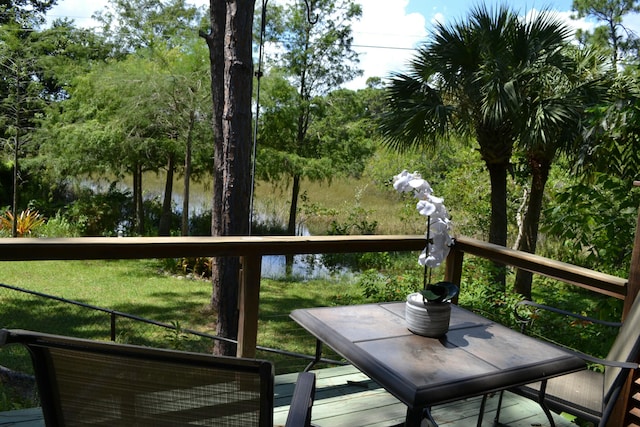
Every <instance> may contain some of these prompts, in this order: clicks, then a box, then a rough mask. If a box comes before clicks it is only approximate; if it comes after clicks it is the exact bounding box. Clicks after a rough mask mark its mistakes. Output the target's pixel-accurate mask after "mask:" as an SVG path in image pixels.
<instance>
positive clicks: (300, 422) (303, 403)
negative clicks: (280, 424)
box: [285, 372, 316, 427]
mask: <svg viewBox="0 0 640 427" xmlns="http://www.w3.org/2000/svg"><path fill="white" fill-rule="evenodd" d="M315 392H316V376H315V374H312V373H311V372H301V373H300V374H298V380H297V381H296V387H295V389H294V391H293V397H292V398H291V406H290V407H289V414H288V415H287V422H286V423H285V426H287V427H301V426H307V427H308V426H310V425H311V407H312V406H313V400H314V398H315Z"/></svg>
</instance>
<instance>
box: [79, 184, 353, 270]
mask: <svg viewBox="0 0 640 427" xmlns="http://www.w3.org/2000/svg"><path fill="white" fill-rule="evenodd" d="M149 178H151V177H149V176H146V175H145V177H144V178H143V182H144V186H145V190H144V197H145V199H161V197H162V194H163V192H164V182H162V180H161V179H158V178H157V177H154V178H155V179H149ZM81 185H82V186H86V187H89V188H91V189H93V190H94V191H107V190H108V189H109V185H110V182H109V181H108V180H84V181H82V183H81ZM210 187H211V186H207V185H203V184H198V183H194V184H192V186H191V190H190V196H189V217H192V216H194V215H202V214H203V213H206V212H208V211H210V210H211V203H212V196H211V188H210ZM117 188H118V189H120V190H130V189H131V187H130V185H128V183H126V182H125V183H121V184H118V185H117ZM182 190H183V183H182V182H179V181H177V182H175V183H174V191H173V195H172V202H173V210H174V211H176V212H177V213H181V212H182V203H183V195H182ZM254 221H258V222H263V223H266V224H272V223H274V222H275V223H278V222H282V223H283V226H284V220H283V219H280V218H274V217H273V213H269V212H260V211H258V212H256V213H255V214H254ZM296 234H297V235H299V236H309V235H310V233H309V229H308V228H307V227H306V226H305V225H304V224H301V225H299V226H298V230H297V233H296ZM261 274H262V277H265V278H269V279H281V278H284V277H286V257H285V256H284V255H269V256H265V257H263V258H262V270H261ZM291 274H292V276H293V277H294V278H296V279H297V280H301V279H304V280H310V279H321V278H327V277H330V276H331V275H332V274H348V271H346V270H344V271H337V272H336V271H331V270H329V269H328V268H327V267H326V266H325V265H324V264H323V262H322V255H296V256H294V258H293V267H292V272H291Z"/></svg>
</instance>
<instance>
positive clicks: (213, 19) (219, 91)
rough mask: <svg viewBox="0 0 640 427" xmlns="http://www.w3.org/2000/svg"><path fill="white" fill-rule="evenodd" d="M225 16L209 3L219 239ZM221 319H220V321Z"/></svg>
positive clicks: (216, 268) (220, 279)
mask: <svg viewBox="0 0 640 427" xmlns="http://www.w3.org/2000/svg"><path fill="white" fill-rule="evenodd" d="M226 16H227V3H226V1H225V0H210V2H209V20H210V24H211V30H210V32H209V34H206V35H204V37H205V40H206V41H207V46H208V48H209V62H210V65H211V99H212V103H213V200H212V206H211V235H212V236H222V235H223V230H222V221H221V218H222V181H223V173H222V166H223V164H224V157H223V153H224V150H223V146H224V136H223V133H222V116H223V112H224V32H225V20H226ZM224 267H225V259H224V258H220V257H214V258H213V259H212V260H211V286H212V292H211V307H212V308H213V309H214V310H216V309H217V307H219V306H220V304H221V301H220V291H219V290H220V288H221V287H222V283H225V280H224V271H225V270H224ZM220 321H221V320H219V322H220ZM214 352H216V353H219V354H232V349H229V348H220V346H216V347H215V348H214Z"/></svg>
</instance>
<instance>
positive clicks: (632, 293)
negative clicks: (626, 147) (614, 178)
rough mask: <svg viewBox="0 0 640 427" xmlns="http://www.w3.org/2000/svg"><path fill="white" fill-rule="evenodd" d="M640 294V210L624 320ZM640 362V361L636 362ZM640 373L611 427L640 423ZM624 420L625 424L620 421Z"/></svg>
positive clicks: (633, 377) (628, 387)
mask: <svg viewBox="0 0 640 427" xmlns="http://www.w3.org/2000/svg"><path fill="white" fill-rule="evenodd" d="M633 185H634V186H636V187H640V181H634V182H633ZM639 292H640V210H638V221H637V223H636V235H635V239H634V241H633V251H632V252H631V264H630V266H629V280H628V284H627V295H626V297H625V299H624V309H623V311H622V318H623V319H624V317H625V316H626V315H627V313H628V312H629V309H630V308H631V305H632V304H633V301H634V300H635V299H636V297H637V296H638V293H639ZM636 362H640V360H636ZM639 384H640V373H639V372H637V370H636V371H634V373H633V375H630V376H629V380H628V381H627V383H626V384H625V386H624V388H623V389H622V396H621V399H620V401H622V402H626V405H624V406H625V407H623V408H618V407H619V406H623V405H616V408H615V412H614V413H613V414H612V415H611V421H610V422H609V423H608V425H610V426H614V425H615V426H617V425H625V426H626V425H635V424H634V423H636V422H638V417H637V415H634V414H637V413H638V410H639V409H640V408H638V401H637V400H636V399H635V398H634V396H635V395H636V394H637V393H638V392H640V386H639ZM621 420H624V423H621V422H620V421H621Z"/></svg>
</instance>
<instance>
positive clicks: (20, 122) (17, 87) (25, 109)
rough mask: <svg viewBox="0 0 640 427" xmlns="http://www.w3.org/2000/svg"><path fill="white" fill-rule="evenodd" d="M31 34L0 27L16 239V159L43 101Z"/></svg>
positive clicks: (2, 136)
mask: <svg viewBox="0 0 640 427" xmlns="http://www.w3.org/2000/svg"><path fill="white" fill-rule="evenodd" d="M32 36H33V32H31V31H29V30H24V29H23V28H22V27H21V26H19V25H17V24H4V25H2V26H0V75H1V76H2V79H1V80H0V90H1V91H2V94H3V98H2V100H1V101H0V125H1V129H2V130H1V131H0V140H2V142H3V148H4V150H5V152H8V153H12V156H11V162H12V164H13V180H12V181H13V182H12V187H13V188H12V200H11V211H12V213H13V218H14V221H13V229H12V235H13V237H17V217H18V212H17V211H18V196H19V186H20V180H19V172H20V159H21V158H22V157H24V155H25V153H24V151H25V148H27V144H28V142H29V141H30V140H31V132H32V131H33V129H34V128H35V126H36V125H35V119H36V116H37V115H38V114H42V111H43V110H44V108H45V100H44V99H43V98H42V97H41V93H42V90H43V87H42V84H41V82H40V81H39V80H37V79H36V78H34V76H35V75H36V74H37V72H38V70H39V60H40V57H38V56H37V55H36V52H35V49H34V45H33V37H32Z"/></svg>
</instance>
